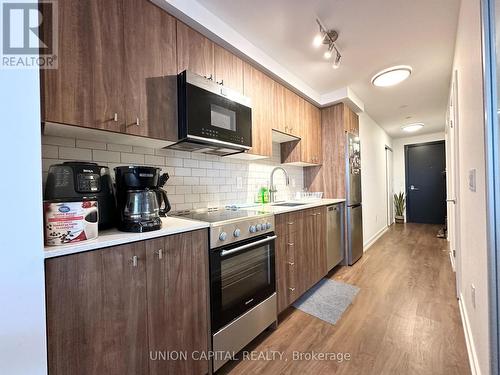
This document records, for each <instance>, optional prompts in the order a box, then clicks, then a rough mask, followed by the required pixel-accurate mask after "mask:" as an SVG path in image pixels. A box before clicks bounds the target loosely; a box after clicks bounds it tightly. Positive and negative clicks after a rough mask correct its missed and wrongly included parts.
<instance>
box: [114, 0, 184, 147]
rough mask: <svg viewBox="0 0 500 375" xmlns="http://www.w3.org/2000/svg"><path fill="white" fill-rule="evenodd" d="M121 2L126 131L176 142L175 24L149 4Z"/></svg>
mask: <svg viewBox="0 0 500 375" xmlns="http://www.w3.org/2000/svg"><path fill="white" fill-rule="evenodd" d="M123 3H124V25H125V29H124V35H125V61H126V65H125V82H126V99H125V103H126V105H125V108H126V131H127V133H130V134H136V135H142V136H146V137H151V138H159V139H167V140H170V141H176V140H177V61H176V37H175V35H176V26H175V22H176V21H175V19H174V18H173V17H172V16H170V15H169V14H168V13H167V12H165V11H164V10H162V9H160V8H159V7H157V6H156V5H154V4H153V3H151V2H149V1H145V0H123Z"/></svg>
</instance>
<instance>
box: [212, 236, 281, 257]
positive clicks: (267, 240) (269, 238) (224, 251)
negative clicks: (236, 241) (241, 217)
mask: <svg viewBox="0 0 500 375" xmlns="http://www.w3.org/2000/svg"><path fill="white" fill-rule="evenodd" d="M276 238H278V236H268V237H266V238H264V239H262V240H259V241H255V242H252V243H249V244H246V245H243V246H239V247H237V248H235V249H231V250H222V251H221V253H220V256H221V257H225V256H226V255H230V254H234V253H237V252H240V251H242V250H246V249H249V248H251V247H255V246H257V245H262V244H265V243H267V242H271V241H273V240H275V239H276Z"/></svg>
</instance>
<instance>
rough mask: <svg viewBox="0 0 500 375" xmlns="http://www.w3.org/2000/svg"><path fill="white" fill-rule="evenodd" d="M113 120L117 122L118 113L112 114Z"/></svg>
mask: <svg viewBox="0 0 500 375" xmlns="http://www.w3.org/2000/svg"><path fill="white" fill-rule="evenodd" d="M113 121H114V122H118V113H115V114H114V115H113Z"/></svg>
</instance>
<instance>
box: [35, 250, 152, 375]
mask: <svg viewBox="0 0 500 375" xmlns="http://www.w3.org/2000/svg"><path fill="white" fill-rule="evenodd" d="M134 256H135V257H137V258H136V262H134V261H133V259H134ZM45 275H46V301H47V338H48V364H49V373H50V374H51V375H67V374H72V375H100V374H103V373H105V374H110V375H115V374H116V375H119V374H129V375H136V374H147V373H148V343H147V331H146V329H147V311H146V267H145V250H144V245H143V243H142V242H137V243H134V244H127V245H123V246H117V247H113V248H108V249H104V250H94V251H89V252H85V253H80V254H74V255H68V256H63V257H58V258H53V259H49V260H47V261H46V264H45ZM68 358H70V359H71V360H68Z"/></svg>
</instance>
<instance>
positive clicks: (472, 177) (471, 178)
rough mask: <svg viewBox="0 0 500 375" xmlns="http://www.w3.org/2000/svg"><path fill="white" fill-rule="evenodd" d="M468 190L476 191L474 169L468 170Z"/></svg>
mask: <svg viewBox="0 0 500 375" xmlns="http://www.w3.org/2000/svg"><path fill="white" fill-rule="evenodd" d="M469 190H470V191H473V192H475V191H476V170H475V169H470V170H469Z"/></svg>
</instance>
